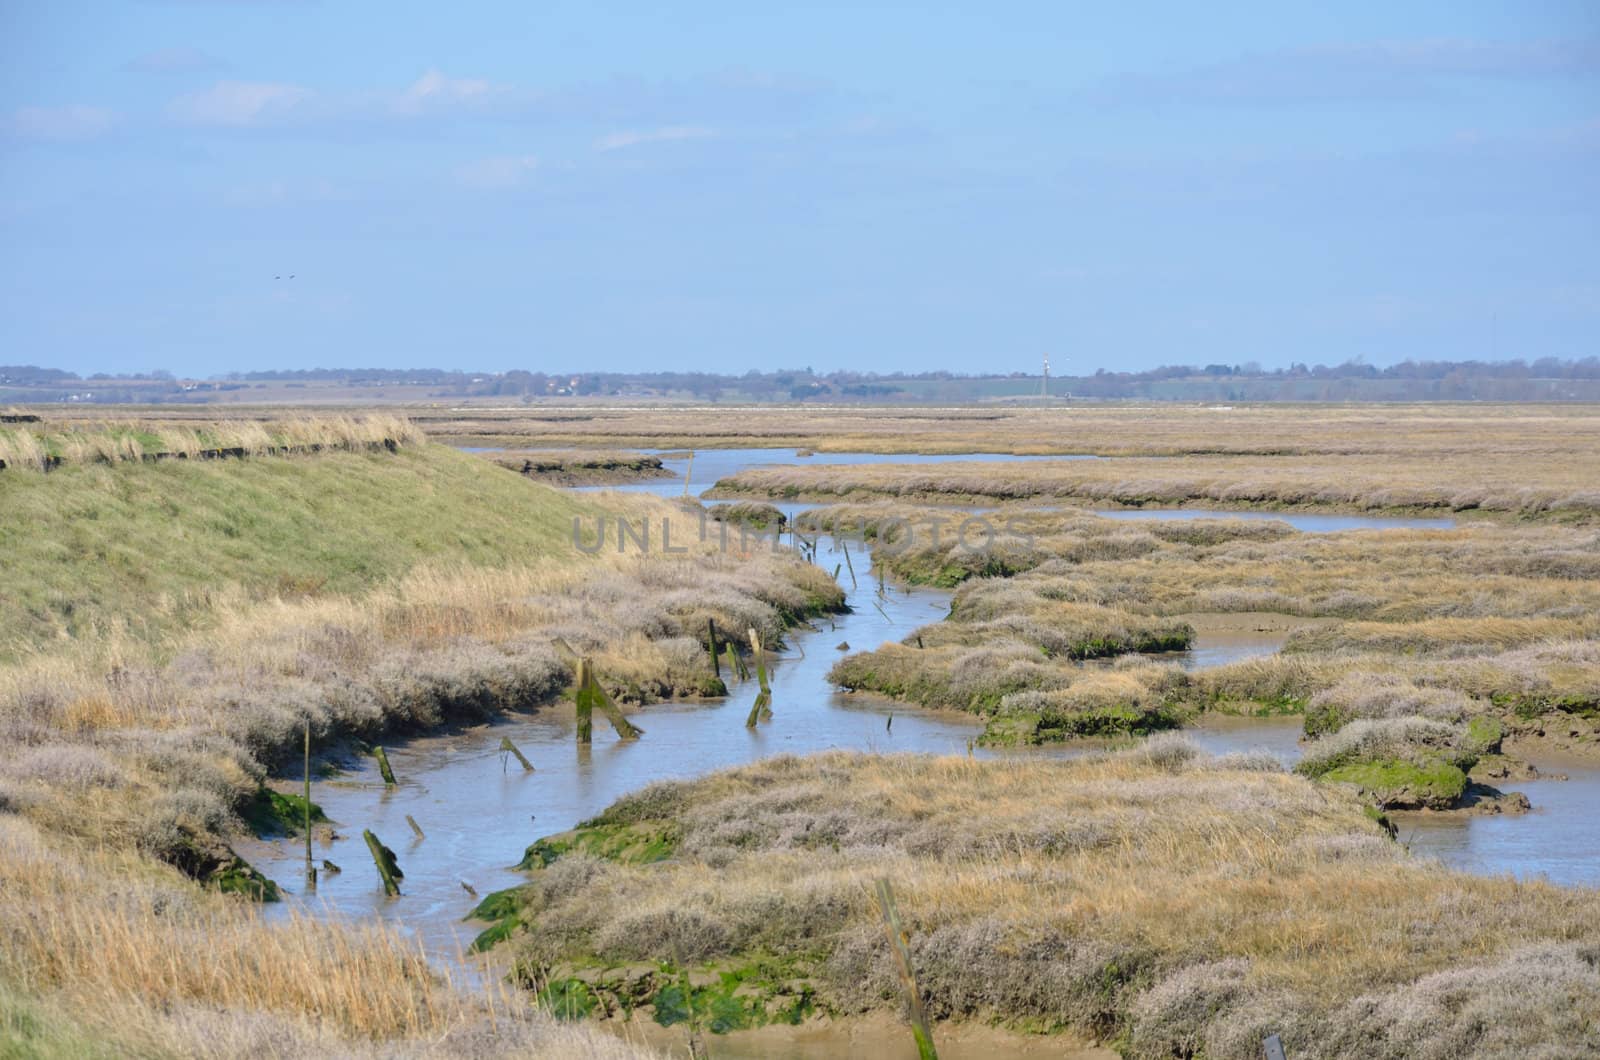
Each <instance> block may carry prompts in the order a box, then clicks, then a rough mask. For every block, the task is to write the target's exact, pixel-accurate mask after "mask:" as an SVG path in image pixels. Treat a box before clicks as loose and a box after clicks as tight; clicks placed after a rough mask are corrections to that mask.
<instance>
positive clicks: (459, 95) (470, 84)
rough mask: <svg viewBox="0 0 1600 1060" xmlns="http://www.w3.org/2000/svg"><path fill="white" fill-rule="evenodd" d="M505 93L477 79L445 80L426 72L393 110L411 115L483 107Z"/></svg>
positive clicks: (404, 94)
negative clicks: (473, 105)
mask: <svg viewBox="0 0 1600 1060" xmlns="http://www.w3.org/2000/svg"><path fill="white" fill-rule="evenodd" d="M504 92H505V89H503V88H500V87H498V86H496V85H493V84H490V83H489V81H488V80H487V79H485V78H481V77H447V76H445V75H444V74H442V73H440V72H439V71H438V70H428V71H427V72H425V73H424V74H423V75H422V76H421V77H419V78H417V79H416V81H414V82H412V84H411V86H410V87H409V88H407V89H406V90H405V91H404V92H402V93H400V96H399V98H397V99H396V100H395V108H396V109H397V110H400V111H402V112H406V113H414V112H416V111H420V110H423V109H424V108H428V107H438V106H449V105H452V104H463V103H483V102H487V101H488V100H490V99H493V98H494V97H496V96H498V95H501V94H503V93H504Z"/></svg>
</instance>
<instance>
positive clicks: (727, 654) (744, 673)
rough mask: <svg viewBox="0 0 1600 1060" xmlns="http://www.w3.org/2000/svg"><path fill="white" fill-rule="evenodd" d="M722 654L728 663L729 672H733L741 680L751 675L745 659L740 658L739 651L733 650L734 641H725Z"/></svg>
mask: <svg viewBox="0 0 1600 1060" xmlns="http://www.w3.org/2000/svg"><path fill="white" fill-rule="evenodd" d="M722 654H723V661H725V662H726V663H727V664H728V672H729V673H730V674H733V675H734V676H735V677H737V678H739V679H740V680H741V681H743V680H745V679H747V678H748V677H749V676H750V670H749V668H748V667H746V666H745V664H744V660H743V659H741V658H739V653H738V652H736V651H734V650H733V641H731V640H729V641H723V643H722Z"/></svg>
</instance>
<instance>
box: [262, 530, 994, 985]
mask: <svg viewBox="0 0 1600 1060" xmlns="http://www.w3.org/2000/svg"><path fill="white" fill-rule="evenodd" d="M851 554H852V556H853V557H854V562H855V563H856V565H857V571H858V574H860V575H861V577H860V580H859V586H858V587H857V588H855V589H854V590H851V591H850V592H849V597H850V600H851V603H852V606H853V607H854V610H853V612H852V613H850V614H844V615H838V616H834V617H833V618H832V619H831V620H830V619H828V618H823V619H820V620H819V621H818V622H817V623H816V627H817V630H818V631H817V632H815V633H811V632H806V631H803V630H799V631H793V632H791V634H790V637H789V640H790V646H789V647H787V648H786V649H785V650H784V651H783V653H782V655H781V656H780V657H779V658H778V659H777V660H775V661H774V663H773V666H772V672H771V678H770V680H771V686H772V713H773V717H772V720H771V721H769V722H763V723H762V724H761V725H759V726H758V727H757V728H756V729H755V730H753V731H752V730H750V729H747V728H746V727H745V718H746V716H747V715H748V714H749V712H750V706H751V704H752V702H753V701H754V699H755V696H756V692H757V691H758V688H757V684H756V681H755V680H754V679H753V678H752V679H751V680H749V681H746V682H743V683H740V684H733V682H731V681H730V685H732V687H731V692H732V694H731V695H730V696H729V697H728V698H727V699H725V700H717V701H708V702H703V703H662V704H655V705H652V706H649V707H646V708H643V709H641V710H638V711H636V712H634V713H633V714H632V717H633V719H634V721H635V722H636V724H638V725H639V726H640V727H641V728H643V729H644V730H645V735H644V737H643V738H641V739H640V740H637V741H633V742H629V743H623V742H621V741H619V740H617V738H616V736H615V735H614V734H613V733H612V732H611V730H610V729H609V728H608V727H607V726H606V725H605V724H604V723H603V722H601V721H599V720H598V719H597V722H596V725H595V730H594V731H595V735H594V744H593V746H592V747H591V748H587V749H585V748H582V747H580V746H578V745H577V743H576V737H575V721H574V718H573V712H572V709H571V708H570V707H569V706H564V705H562V706H555V707H551V708H549V709H547V710H545V711H542V712H540V713H539V714H537V715H534V716H531V717H526V718H520V719H517V720H514V721H508V722H505V723H502V724H496V725H493V726H484V727H479V728H476V729H473V730H470V731H468V732H466V733H462V734H457V735H452V736H443V737H432V738H427V739H422V740H415V741H412V742H410V743H408V744H405V745H403V746H399V747H395V748H392V749H390V750H389V760H390V762H391V764H392V765H393V767H394V771H395V774H396V776H397V777H398V779H399V781H400V783H399V785H398V786H397V788H396V789H395V790H393V791H389V792H385V791H384V789H383V784H382V781H381V780H380V779H379V777H378V774H377V767H376V765H375V764H374V763H372V762H371V761H369V760H363V763H362V765H361V767H360V768H359V769H358V770H357V771H356V772H355V773H353V774H348V775H345V776H342V777H340V778H339V779H337V780H330V781H320V782H319V781H314V782H313V784H312V799H313V801H315V802H317V803H318V804H320V805H321V806H322V808H323V810H324V812H326V813H327V814H328V816H329V817H330V818H332V819H333V820H334V821H336V822H338V823H339V825H340V827H339V828H338V832H339V834H340V835H341V836H342V837H343V838H341V839H339V840H337V841H335V842H333V843H332V844H325V843H323V842H321V841H319V842H318V843H317V845H316V857H317V859H318V861H319V863H320V860H321V859H322V858H329V859H331V860H332V861H334V862H335V863H336V864H338V865H339V866H340V867H341V868H342V869H343V870H344V871H343V872H342V873H341V874H339V875H335V876H326V877H324V878H323V880H322V881H321V882H320V884H319V886H318V889H317V899H316V906H315V908H321V907H324V906H325V907H327V908H330V909H332V910H336V911H338V912H340V913H344V914H347V915H352V916H360V915H377V916H381V917H383V918H385V919H389V920H393V921H396V922H397V923H400V924H403V925H407V926H408V927H410V928H412V929H415V930H416V931H418V932H419V933H420V934H421V936H422V938H423V939H424V941H425V942H426V943H427V944H428V946H429V948H430V949H431V950H433V951H434V952H437V953H440V954H444V955H451V954H454V953H455V952H456V951H457V950H458V949H460V948H464V947H465V945H466V944H467V943H470V942H471V939H472V936H473V935H474V934H475V933H476V932H477V930H479V928H477V927H473V926H472V925H463V924H460V923H459V920H460V918H461V917H462V916H464V915H465V914H466V913H467V912H468V911H469V910H471V908H472V906H473V905H474V904H475V900H474V899H473V898H472V897H471V896H470V895H468V894H467V893H466V891H465V890H463V889H462V887H461V881H462V880H465V881H467V882H468V883H470V884H472V886H473V887H474V888H476V889H477V891H478V893H479V895H480V896H482V895H485V894H488V893H489V892H490V891H493V890H499V889H501V888H504V887H510V886H513V885H514V884H516V883H518V882H521V880H522V877H521V876H519V875H518V874H517V873H515V872H512V871H511V870H510V868H509V866H511V865H513V864H515V863H516V862H517V861H518V860H519V859H520V858H521V857H522V852H523V848H525V847H526V846H527V845H528V844H529V843H531V842H533V840H535V839H537V838H539V837H540V836H544V835H549V834H550V833H552V832H559V831H563V830H565V829H567V828H571V827H572V826H573V825H575V824H577V823H578V822H579V821H581V820H584V819H586V818H589V817H592V816H594V815H595V814H597V813H598V812H600V811H601V810H602V809H604V808H605V807H606V806H608V805H610V804H611V803H612V802H614V801H616V799H617V798H618V797H619V796H621V795H624V794H626V793H627V792H630V791H634V790H637V789H638V788H640V787H642V786H644V785H645V784H648V783H650V782H651V781H655V780H662V779H669V778H686V777H694V776H699V775H701V774H703V773H706V772H708V771H710V770H713V769H719V768H724V767H728V766H733V765H739V764H742V763H747V762H751V761H754V760H756V759H759V758H764V757H767V756H769V755H774V754H786V753H788V754H808V753H812V752H816V751H825V750H832V749H849V750H856V751H868V752H898V751H917V752H931V753H937V754H952V753H965V752H966V750H967V746H968V742H969V741H970V740H972V739H973V738H974V737H976V736H977V735H978V733H979V732H980V731H981V726H980V725H979V724H978V723H977V721H976V719H973V718H970V717H967V716H964V715H959V714H950V715H946V714H939V713H934V712H929V711H922V710H918V709H916V708H909V707H905V706H901V705H897V704H894V703H892V702H891V701H889V700H886V699H882V698H879V697H876V696H870V695H861V694H845V693H841V692H837V691H834V690H833V689H832V687H831V686H829V685H828V683H827V681H826V674H827V672H828V669H829V668H830V667H831V666H832V665H833V663H834V661H835V660H836V659H838V658H839V657H841V656H842V655H843V654H845V653H844V652H842V651H839V650H837V649H836V648H835V645H837V644H840V643H842V642H848V643H849V644H850V645H851V649H852V650H855V651H860V650H862V649H864V648H873V647H877V646H878V645H879V644H881V643H883V642H884V641H887V640H898V639H900V638H901V637H903V636H905V635H906V634H908V633H909V632H911V631H912V630H913V629H915V628H917V627H918V626H921V625H926V624H927V623H929V622H934V621H937V620H938V619H939V618H941V617H942V616H943V615H944V614H945V613H946V612H947V611H948V610H949V603H950V594H949V593H947V592H942V591H938V590H932V589H928V590H915V591H911V592H906V591H904V590H901V589H898V588H890V589H888V590H887V591H885V592H884V594H883V595H882V596H879V595H878V594H877V592H876V583H875V582H874V581H872V579H870V578H868V577H866V576H865V574H866V571H865V565H866V557H865V556H864V555H862V554H861V553H860V552H858V551H857V550H856V549H854V548H852V549H851ZM817 562H818V563H819V564H820V565H822V566H823V567H825V568H826V569H829V570H831V569H832V568H833V565H834V564H835V563H842V562H843V554H842V553H836V552H835V551H834V548H833V542H832V541H831V539H826V538H825V539H823V540H822V541H821V542H819V549H818V556H817ZM842 577H843V579H844V581H845V583H846V586H847V587H848V585H849V575H848V573H846V574H844V575H842ZM724 676H726V675H724ZM891 716H892V719H893V720H892V723H891V721H890V718H891ZM503 736H504V737H509V738H510V739H511V740H512V742H513V743H515V744H516V745H517V746H518V748H520V749H521V751H522V752H523V754H524V755H526V756H527V757H528V760H529V761H530V762H532V763H533V765H534V769H535V772H534V773H532V774H527V773H524V772H523V771H522V769H521V767H520V766H518V765H517V764H516V762H515V761H509V762H507V761H503V757H504V756H502V754H501V753H500V752H499V751H498V750H497V748H498V746H499V743H500V739H501V737H503ZM407 814H410V815H411V816H413V817H415V818H416V820H417V823H418V824H419V825H420V826H421V827H422V829H423V831H424V832H425V833H426V834H427V838H426V839H422V840H417V839H415V838H414V837H413V835H412V833H411V829H410V826H409V825H408V824H407V823H406V819H405V818H406V815H407ZM363 828H371V829H372V830H373V831H374V832H375V833H377V835H378V836H379V837H380V838H382V840H383V841H384V842H385V843H386V844H387V845H388V846H389V847H391V848H392V849H393V850H394V851H395V853H396V854H397V856H398V858H399V862H400V867H401V869H402V870H403V871H404V872H405V874H406V878H405V881H404V883H403V885H402V891H403V892H404V894H403V897H402V898H401V899H399V900H396V901H389V900H387V899H385V898H384V897H383V894H382V892H381V890H380V889H379V888H378V887H377V877H376V875H375V872H374V869H373V867H372V865H371V859H370V857H369V855H368V853H367V850H366V846H365V844H364V842H363V840H362V838H361V829H363ZM247 856H250V857H251V858H252V860H253V861H254V862H255V863H256V864H257V867H259V868H260V869H261V870H262V871H263V872H265V873H266V874H267V875H268V876H270V877H272V878H273V879H274V880H276V881H278V883H279V884H280V885H282V886H283V887H284V889H285V890H286V891H288V892H291V893H294V894H298V893H299V892H300V891H301V890H302V889H303V888H302V884H301V881H302V867H303V865H304V846H303V845H297V844H296V843H295V842H293V841H284V842H278V843H273V844H261V845H260V846H259V847H258V848H255V849H253V850H251V851H250V853H249V855H247ZM290 904H292V903H285V906H284V908H286V907H287V906H289V905H290ZM269 915H282V911H281V909H280V910H278V911H276V912H275V911H273V910H270V909H269Z"/></svg>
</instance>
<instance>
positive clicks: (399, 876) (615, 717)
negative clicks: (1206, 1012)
mask: <svg viewBox="0 0 1600 1060" xmlns="http://www.w3.org/2000/svg"><path fill="white" fill-rule="evenodd" d="M848 558H849V554H848V552H847V553H846V561H847V562H848ZM835 575H836V576H837V571H836V572H835ZM850 576H851V581H852V582H853V581H854V580H855V570H854V568H853V567H852V569H851V571H850ZM706 633H707V647H708V650H709V652H710V655H711V669H712V673H713V674H714V675H715V676H716V677H718V678H719V679H720V678H721V677H722V663H721V659H720V658H719V653H718V651H717V644H718V637H717V622H716V619H714V618H708V619H707V620H706ZM749 633H750V651H751V658H752V659H753V660H754V662H755V667H756V679H757V680H758V681H759V682H760V686H761V690H760V691H759V692H758V693H757V695H756V698H755V702H754V704H753V705H752V706H751V707H750V714H749V717H747V718H746V719H745V725H746V726H747V727H749V728H755V727H756V725H757V723H758V722H760V721H761V720H763V719H770V718H771V717H772V687H771V685H770V684H769V683H768V679H767V660H766V651H765V649H764V648H763V647H762V644H761V636H760V634H758V633H757V632H756V631H755V630H754V629H751V630H750V631H749ZM722 643H723V648H724V652H723V653H722V656H721V657H722V658H725V659H726V661H727V665H728V672H729V673H730V674H731V675H734V676H736V677H738V678H739V679H741V680H748V679H749V677H750V669H749V667H748V666H747V665H746V664H745V661H744V659H743V658H741V657H740V655H739V653H738V652H737V651H736V650H735V649H734V645H733V642H732V641H728V640H724V641H723V642H722ZM555 646H556V650H557V651H558V652H559V653H560V654H561V655H562V657H563V658H565V659H566V660H567V661H568V662H569V664H571V665H572V666H573V670H574V679H573V690H572V692H573V700H574V702H575V704H576V706H577V712H578V725H577V738H578V742H579V743H580V744H587V743H590V742H591V741H592V739H593V734H594V721H593V719H594V712H595V711H596V710H599V711H600V712H601V713H602V714H603V715H605V718H606V720H607V721H609V722H610V723H611V725H612V727H613V728H614V729H616V732H617V736H618V737H620V738H621V739H624V740H636V739H638V738H639V737H640V736H643V735H644V730H643V729H641V728H639V727H638V726H636V725H634V724H633V723H632V722H630V721H629V720H628V719H627V717H626V716H624V715H623V713H622V710H621V708H620V707H618V706H617V704H616V701H615V700H613V699H612V698H611V695H610V693H608V692H607V691H606V690H605V688H604V686H602V685H601V684H600V682H599V680H598V679H597V678H596V677H595V671H594V664H593V663H592V662H591V661H590V660H589V659H588V658H585V657H583V656H580V655H578V654H577V653H576V652H575V651H573V650H572V648H571V647H570V646H568V645H567V643H566V642H565V641H563V640H561V639H560V638H557V639H556V641H555ZM919 646H920V645H919ZM891 723H892V719H891ZM500 750H501V752H503V753H504V754H506V755H509V756H511V757H513V758H515V759H516V760H517V762H518V763H519V764H520V765H521V766H522V768H523V771H524V772H528V773H532V772H533V771H534V768H533V763H532V762H529V761H528V758H527V756H526V755H524V754H523V753H522V751H521V750H520V749H518V747H517V745H516V744H514V743H512V742H511V739H510V737H506V736H502V737H501V738H500ZM373 757H374V758H375V759H377V762H378V773H379V774H380V775H381V776H382V777H383V783H384V785H385V786H386V787H394V786H395V785H396V780H395V775H394V769H393V767H391V766H390V764H389V756H388V754H387V753H386V752H385V751H384V749H383V748H382V747H375V748H373ZM304 823H305V833H306V881H307V883H309V884H310V885H311V886H312V887H315V886H316V882H317V869H316V865H315V863H314V861H313V860H312V852H311V722H310V720H309V719H307V721H306V727H305V822H304ZM406 824H408V825H410V826H411V830H412V832H413V833H415V834H416V837H417V838H418V839H424V838H426V836H425V835H424V833H423V831H422V827H421V826H420V825H418V824H417V821H416V818H414V817H412V816H411V815H410V814H406ZM361 837H362V839H364V840H365V841H366V844H367V850H368V851H369V852H370V853H371V855H372V863H373V865H374V866H375V867H376V868H377V870H378V877H379V879H381V880H382V881H383V892H384V894H386V895H388V896H389V897H391V898H392V897H398V896H399V894H400V881H401V880H403V879H405V873H404V872H403V871H402V870H401V868H400V863H399V860H398V859H397V858H396V856H395V852H394V851H393V850H390V849H389V848H388V847H387V846H385V845H384V844H383V841H382V840H380V839H379V838H378V836H377V835H376V834H375V833H374V832H373V831H372V830H371V829H370V828H369V829H363V830H362V832H361ZM323 865H324V867H325V868H326V869H327V870H329V871H332V872H337V871H339V870H338V868H337V867H336V866H335V865H334V864H333V863H332V862H329V861H325V862H323ZM461 886H462V888H463V889H464V890H466V892H467V893H468V894H470V895H473V896H474V897H476V895H477V892H476V891H475V890H473V888H472V887H471V886H470V885H469V884H468V883H466V882H465V881H462V884H461ZM877 905H878V911H879V913H880V915H881V916H882V919H883V927H884V933H885V935H886V936H887V937H888V942H889V950H890V954H891V955H892V957H893V959H894V966H895V970H896V972H897V974H898V977H899V979H900V985H901V989H902V991H903V992H904V995H905V999H906V1009H907V1013H906V1014H907V1016H908V1017H909V1020H910V1023H911V1033H912V1037H913V1038H914V1040H915V1042H916V1047H917V1055H918V1058H919V1060H937V1057H938V1054H937V1052H936V1051H935V1049H934V1045H933V1031H932V1028H931V1026H930V1024H929V1022H928V1015H927V1012H926V1010H925V1009H924V1007H923V1004H922V991H921V990H920V989H919V987H918V985H917V981H916V976H915V974H914V972H913V970H912V964H911V948H910V936H909V935H908V934H907V933H906V931H905V930H904V929H903V928H902V927H901V925H900V914H899V910H898V909H897V907H896V905H895V901H894V892H893V890H892V889H891V887H890V885H889V881H888V880H887V879H880V880H878V881H877ZM1270 1055H1271V1054H1270V1051H1269V1056H1270ZM1279 1055H1280V1056H1281V1053H1280V1054H1279Z"/></svg>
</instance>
